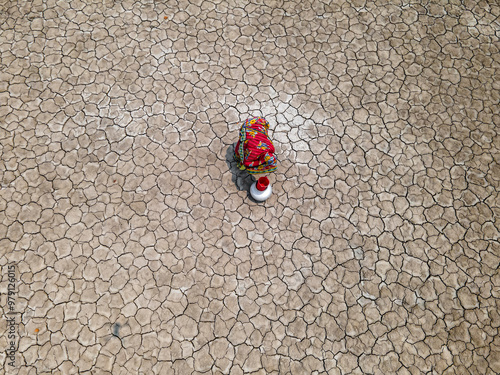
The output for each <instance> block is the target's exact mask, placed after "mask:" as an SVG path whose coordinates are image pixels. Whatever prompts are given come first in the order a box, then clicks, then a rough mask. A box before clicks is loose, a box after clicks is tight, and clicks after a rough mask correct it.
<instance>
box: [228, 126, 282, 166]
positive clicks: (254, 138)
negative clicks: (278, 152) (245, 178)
mask: <svg viewBox="0 0 500 375" xmlns="http://www.w3.org/2000/svg"><path fill="white" fill-rule="evenodd" d="M268 130H269V123H268V122H267V121H266V119H265V118H263V117H253V118H250V119H248V120H246V121H245V123H244V124H243V125H242V126H241V129H240V139H239V140H238V143H236V148H235V151H234V154H235V158H236V160H237V161H238V167H239V168H240V169H246V170H247V171H248V173H268V172H273V171H275V170H276V167H277V164H278V162H277V160H276V157H275V156H274V152H275V149H274V145H273V142H272V141H271V140H270V139H269V135H268Z"/></svg>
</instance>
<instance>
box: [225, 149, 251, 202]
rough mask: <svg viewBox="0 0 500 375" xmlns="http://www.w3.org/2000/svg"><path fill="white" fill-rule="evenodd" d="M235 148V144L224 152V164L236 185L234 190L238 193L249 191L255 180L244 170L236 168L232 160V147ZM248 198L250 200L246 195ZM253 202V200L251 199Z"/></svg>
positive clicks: (235, 163)
mask: <svg viewBox="0 0 500 375" xmlns="http://www.w3.org/2000/svg"><path fill="white" fill-rule="evenodd" d="M235 146H236V143H233V144H232V145H230V146H229V147H228V148H227V151H226V163H227V166H228V168H229V170H230V171H231V174H232V175H233V176H232V181H233V182H234V184H235V185H236V188H237V189H238V190H240V191H243V190H244V191H247V192H249V191H250V186H251V185H252V184H253V183H254V181H255V178H254V177H253V176H252V175H251V174H249V173H248V172H247V171H245V170H243V171H242V170H240V169H239V168H238V165H237V162H236V160H235V159H234V147H235ZM248 196H249V197H250V198H251V196H250V193H248ZM251 199H252V200H253V198H251Z"/></svg>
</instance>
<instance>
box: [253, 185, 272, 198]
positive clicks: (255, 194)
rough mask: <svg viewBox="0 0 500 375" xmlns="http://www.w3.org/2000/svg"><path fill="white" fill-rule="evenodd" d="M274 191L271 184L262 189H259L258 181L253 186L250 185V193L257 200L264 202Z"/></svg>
mask: <svg viewBox="0 0 500 375" xmlns="http://www.w3.org/2000/svg"><path fill="white" fill-rule="evenodd" d="M272 192H273V188H272V187H271V185H268V186H267V188H266V189H265V190H262V191H260V190H259V189H257V181H255V182H254V183H253V184H252V186H250V195H251V196H252V198H253V199H255V200H256V201H259V202H262V201H265V200H266V199H267V198H269V197H270V196H271V194H272Z"/></svg>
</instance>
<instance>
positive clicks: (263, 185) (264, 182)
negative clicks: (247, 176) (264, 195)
mask: <svg viewBox="0 0 500 375" xmlns="http://www.w3.org/2000/svg"><path fill="white" fill-rule="evenodd" d="M268 186H269V179H268V178H267V177H261V178H259V179H258V180H257V185H256V186H255V187H256V188H257V190H259V191H264V190H266V189H267V187H268Z"/></svg>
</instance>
